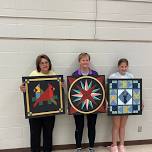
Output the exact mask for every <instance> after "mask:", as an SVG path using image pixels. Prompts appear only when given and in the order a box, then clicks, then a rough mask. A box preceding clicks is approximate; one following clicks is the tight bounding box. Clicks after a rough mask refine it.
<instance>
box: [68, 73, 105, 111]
mask: <svg viewBox="0 0 152 152" xmlns="http://www.w3.org/2000/svg"><path fill="white" fill-rule="evenodd" d="M67 84H68V100H69V104H68V111H69V114H80V113H81V114H90V113H100V112H106V104H105V76H103V75H100V76H96V77H94V76H81V77H78V78H76V77H72V76H68V77H67Z"/></svg>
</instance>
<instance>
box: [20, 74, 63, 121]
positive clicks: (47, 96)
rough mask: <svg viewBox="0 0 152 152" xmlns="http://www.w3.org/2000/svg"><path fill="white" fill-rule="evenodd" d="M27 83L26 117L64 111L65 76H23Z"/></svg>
mask: <svg viewBox="0 0 152 152" xmlns="http://www.w3.org/2000/svg"><path fill="white" fill-rule="evenodd" d="M22 81H23V82H24V83H25V86H26V92H25V93H24V105H25V117H26V118H32V117H42V116H43V117H44V116H46V115H52V114H59V113H64V98H63V88H62V82H63V76H62V75H55V76H40V77H38V76H34V77H33V76H32V77H22Z"/></svg>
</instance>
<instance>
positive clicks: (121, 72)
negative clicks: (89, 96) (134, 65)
mask: <svg viewBox="0 0 152 152" xmlns="http://www.w3.org/2000/svg"><path fill="white" fill-rule="evenodd" d="M127 71H128V60H127V59H125V58H122V59H120V60H119V61H118V72H116V73H113V74H111V75H110V77H109V79H133V78H134V76H133V75H132V74H131V73H129V72H127ZM127 119H128V116H127V115H125V116H112V145H111V146H110V152H125V147H124V138H125V126H126V123H127ZM118 136H119V140H120V144H119V146H117V138H118Z"/></svg>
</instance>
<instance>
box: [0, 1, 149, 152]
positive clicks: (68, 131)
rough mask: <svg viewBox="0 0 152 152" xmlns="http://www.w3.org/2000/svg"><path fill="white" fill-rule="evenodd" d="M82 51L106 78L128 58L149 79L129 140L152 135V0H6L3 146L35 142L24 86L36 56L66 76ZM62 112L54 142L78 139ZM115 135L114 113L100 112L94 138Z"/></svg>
mask: <svg viewBox="0 0 152 152" xmlns="http://www.w3.org/2000/svg"><path fill="white" fill-rule="evenodd" d="M82 51H87V52H88V53H90V54H91V61H92V66H93V68H95V69H96V70H97V71H98V72H99V74H105V75H106V77H107V76H108V75H109V74H110V73H112V72H114V71H115V70H116V64H117V61H118V59H119V58H121V57H126V58H128V59H129V62H130V71H131V72H132V73H133V74H134V75H135V77H142V78H143V101H144V103H145V108H144V112H143V115H142V116H130V117H129V120H128V124H127V133H126V140H145V139H152V131H151V129H152V120H151V113H152V102H151V98H152V70H151V69H152V62H151V56H152V0H0V85H1V87H0V92H1V93H0V149H10V148H20V147H29V125H28V120H26V119H25V118H24V105H23V97H22V93H21V92H20V91H19V85H20V84H21V77H22V76H26V75H28V74H29V73H30V72H31V71H32V70H33V69H34V68H35V58H36V56H37V55H39V54H40V53H46V54H48V55H49V57H50V58H51V60H52V63H53V69H54V70H55V71H56V72H57V73H59V74H64V75H65V78H66V76H67V75H70V74H71V73H72V71H74V70H75V69H76V63H77V55H78V54H79V53H80V52H82ZM56 118H57V119H56V124H55V130H54V144H55V145H63V144H74V143H75V142H74V128H75V126H74V120H73V117H72V116H68V115H58V116H57V117H56ZM61 126H62V127H61ZM138 126H142V132H140V133H139V132H138ZM110 140H111V118H110V117H107V116H106V114H99V116H98V120H97V137H96V141H97V142H106V141H110ZM83 141H84V142H88V141H87V132H86V130H85V133H84V140H83Z"/></svg>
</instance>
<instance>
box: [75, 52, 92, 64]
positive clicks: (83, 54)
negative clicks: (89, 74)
mask: <svg viewBox="0 0 152 152" xmlns="http://www.w3.org/2000/svg"><path fill="white" fill-rule="evenodd" d="M86 56H87V57H88V58H89V61H90V55H89V54H88V53H86V52H83V53H80V54H79V56H78V61H79V62H80V60H81V59H82V58H83V57H86Z"/></svg>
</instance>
